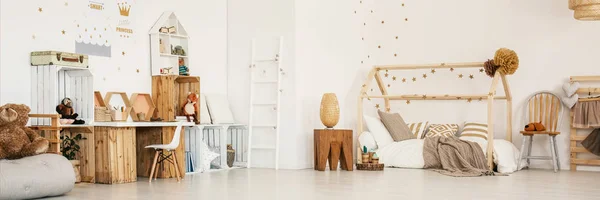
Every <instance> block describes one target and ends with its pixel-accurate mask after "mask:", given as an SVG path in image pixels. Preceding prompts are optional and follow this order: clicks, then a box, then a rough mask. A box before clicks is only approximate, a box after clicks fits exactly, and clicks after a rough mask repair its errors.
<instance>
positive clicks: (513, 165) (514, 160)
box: [494, 140, 527, 173]
mask: <svg viewBox="0 0 600 200" xmlns="http://www.w3.org/2000/svg"><path fill="white" fill-rule="evenodd" d="M519 153H520V152H519V149H517V147H515V145H514V144H513V143H511V142H509V141H506V140H494V163H496V165H497V166H498V172H500V173H513V172H515V171H517V170H520V169H522V168H523V167H520V168H519V167H518V166H517V164H518V163H519ZM523 163H527V162H523Z"/></svg>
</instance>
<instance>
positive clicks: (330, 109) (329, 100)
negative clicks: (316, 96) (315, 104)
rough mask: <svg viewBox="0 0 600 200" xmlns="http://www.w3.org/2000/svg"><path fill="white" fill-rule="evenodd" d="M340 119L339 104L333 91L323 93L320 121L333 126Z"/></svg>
mask: <svg viewBox="0 0 600 200" xmlns="http://www.w3.org/2000/svg"><path fill="white" fill-rule="evenodd" d="M339 121H340V106H339V104H338V100H337V97H336V96H335V94H334V93H325V94H323V98H322V99H321V122H323V125H325V126H326V127H327V128H333V127H334V126H335V125H336V124H337V123H338V122H339Z"/></svg>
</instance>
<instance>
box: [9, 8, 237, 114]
mask: <svg viewBox="0 0 600 200" xmlns="http://www.w3.org/2000/svg"><path fill="white" fill-rule="evenodd" d="M65 2H68V5H65ZM100 2H104V3H105V6H107V7H108V6H113V5H115V6H116V5H117V1H116V0H104V1H100ZM118 2H121V1H120V0H119V1H118ZM128 2H129V4H131V5H132V9H131V12H130V16H129V18H128V19H129V20H130V21H131V26H132V29H133V34H132V35H131V37H130V38H129V39H121V38H119V37H118V33H116V32H114V31H112V32H113V33H114V34H115V35H113V36H112V38H114V42H113V44H112V58H106V57H96V56H90V67H91V68H92V69H93V71H94V74H95V80H94V84H95V85H94V89H95V90H99V91H102V92H106V91H123V92H127V93H129V94H131V93H134V92H146V93H149V92H151V69H150V49H149V36H148V31H149V30H150V27H151V26H152V25H153V24H154V22H155V21H156V20H157V19H158V17H159V16H160V15H161V14H162V12H163V11H175V14H176V15H177V16H178V17H179V19H180V21H181V22H182V24H183V26H184V27H185V28H186V30H187V32H188V34H189V35H190V38H191V39H190V47H189V48H190V50H189V52H190V55H189V56H190V63H189V67H190V71H191V74H192V75H197V76H201V85H202V86H201V87H202V92H206V93H223V94H225V93H226V88H227V74H226V61H227V60H226V55H227V54H226V53H227V52H226V48H227V45H226V34H227V24H226V23H227V22H226V17H227V15H226V11H227V10H226V9H227V7H226V2H224V1H211V0H170V1H160V0H143V1H134V0H129V1H128ZM87 5H88V1H45V0H26V1H1V4H0V20H1V21H0V25H1V26H0V40H1V41H2V42H1V43H0V52H1V59H0V66H1V67H0V69H1V72H2V73H1V74H0V84H1V85H2V88H1V91H0V94H1V96H2V99H0V103H2V104H4V103H9V102H17V103H26V104H29V103H30V92H29V90H30V75H29V74H30V67H29V66H30V64H29V63H30V62H29V60H30V59H29V53H30V52H31V51H40V50H58V51H66V52H74V51H75V47H74V46H75V45H74V39H75V38H76V37H77V34H75V33H76V31H77V30H76V28H75V24H76V23H79V22H81V21H83V19H84V12H85V10H89V9H88V8H87ZM38 8H42V10H43V11H42V12H39V11H38ZM113 9H114V8H107V10H113ZM118 16H119V14H118V13H115V14H109V15H108V17H113V19H114V18H117V17H118ZM110 21H111V22H109V23H108V24H107V26H112V27H113V28H114V26H116V24H117V23H118V20H110ZM103 25H104V24H100V25H99V26H103ZM62 30H65V31H66V34H65V35H62V33H61V31H62ZM32 35H35V36H36V37H35V39H33V38H32ZM105 37H109V36H105ZM122 51H125V52H126V55H125V56H123V55H121V52H122ZM137 69H139V70H140V72H139V73H137V72H136V70H137ZM9 86H10V87H9Z"/></svg>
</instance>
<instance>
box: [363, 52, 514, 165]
mask: <svg viewBox="0 0 600 200" xmlns="http://www.w3.org/2000/svg"><path fill="white" fill-rule="evenodd" d="M483 66H484V63H483V62H472V63H441V64H426V65H381V66H374V67H373V69H371V71H370V72H369V74H368V76H367V80H366V81H365V82H364V84H363V85H362V88H361V90H360V95H359V96H358V118H357V125H358V127H357V130H358V133H359V134H362V132H363V130H364V129H363V100H364V99H366V98H369V99H383V100H384V101H385V110H386V111H388V112H389V111H390V101H395V100H465V99H469V98H471V99H487V104H488V109H487V122H488V137H487V139H488V146H487V150H486V151H487V163H488V166H489V167H490V170H491V169H492V168H493V158H492V156H493V153H492V152H493V149H494V100H506V116H507V119H506V140H508V141H509V142H512V96H511V93H510V88H509V86H508V82H507V80H506V76H505V75H503V74H501V73H499V72H496V74H495V75H494V78H493V79H492V84H491V86H490V90H489V92H488V93H487V94H473V95H452V94H445V95H426V96H425V95H414V94H410V95H392V94H388V92H387V90H386V87H385V85H384V83H383V80H382V79H381V75H380V74H379V72H380V71H382V70H383V71H385V70H389V71H398V70H418V69H449V68H483ZM373 79H375V82H376V83H377V87H378V88H379V90H380V92H381V94H382V95H377V96H375V95H367V89H368V88H369V87H370V85H371V83H372V82H373ZM499 81H502V85H503V87H504V94H505V96H496V88H497V86H498V82H499ZM359 145H360V144H359Z"/></svg>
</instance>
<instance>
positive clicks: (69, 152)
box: [60, 134, 87, 160]
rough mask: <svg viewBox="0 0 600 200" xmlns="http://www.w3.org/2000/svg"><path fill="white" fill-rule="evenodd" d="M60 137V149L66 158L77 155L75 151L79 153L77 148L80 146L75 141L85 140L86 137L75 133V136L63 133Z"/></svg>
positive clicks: (73, 157)
mask: <svg viewBox="0 0 600 200" xmlns="http://www.w3.org/2000/svg"><path fill="white" fill-rule="evenodd" d="M60 139H61V141H62V143H61V145H60V151H61V152H62V154H63V156H64V157H66V158H67V159H68V160H75V156H76V155H77V153H79V149H80V148H81V147H80V146H79V144H77V142H79V141H81V140H85V139H87V138H84V137H83V136H81V134H77V135H75V137H69V136H68V135H63V136H60Z"/></svg>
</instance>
